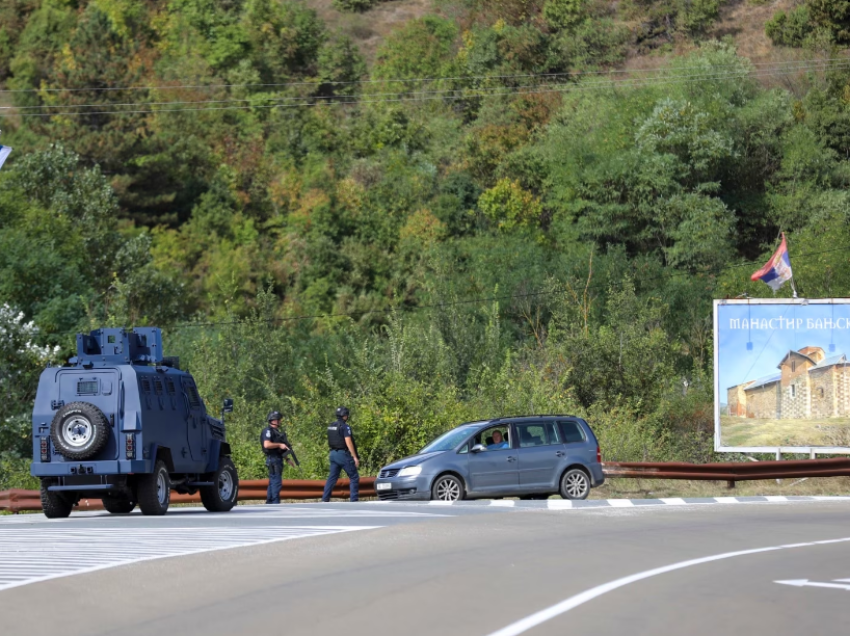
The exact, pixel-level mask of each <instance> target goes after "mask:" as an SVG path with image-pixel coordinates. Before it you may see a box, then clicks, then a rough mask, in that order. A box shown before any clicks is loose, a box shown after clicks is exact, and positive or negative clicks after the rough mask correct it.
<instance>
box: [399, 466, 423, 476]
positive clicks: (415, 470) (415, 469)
mask: <svg viewBox="0 0 850 636" xmlns="http://www.w3.org/2000/svg"><path fill="white" fill-rule="evenodd" d="M421 472H422V466H405V467H404V468H402V469H401V470H400V471H398V476H399V477H413V476H414V475H418V474H419V473H421Z"/></svg>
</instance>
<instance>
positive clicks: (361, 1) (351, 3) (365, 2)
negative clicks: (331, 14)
mask: <svg viewBox="0 0 850 636" xmlns="http://www.w3.org/2000/svg"><path fill="white" fill-rule="evenodd" d="M378 2H379V0H333V2H332V3H331V4H333V8H334V9H336V10H337V11H353V12H362V11H368V10H369V9H371V8H372V7H374V6H375V5H376V4H378Z"/></svg>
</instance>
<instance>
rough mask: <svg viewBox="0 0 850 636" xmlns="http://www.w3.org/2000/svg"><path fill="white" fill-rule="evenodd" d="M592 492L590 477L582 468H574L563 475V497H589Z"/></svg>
mask: <svg viewBox="0 0 850 636" xmlns="http://www.w3.org/2000/svg"><path fill="white" fill-rule="evenodd" d="M589 494H590V477H588V476H587V473H586V472H584V471H583V470H582V469H581V468H573V469H571V470H568V471H567V472H565V473H564V476H563V477H561V497H562V498H564V499H587V496H588V495H589Z"/></svg>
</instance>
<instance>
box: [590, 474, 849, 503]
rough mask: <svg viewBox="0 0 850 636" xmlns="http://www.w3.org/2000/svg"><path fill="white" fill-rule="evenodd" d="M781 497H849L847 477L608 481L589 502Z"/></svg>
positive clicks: (594, 491) (591, 493) (615, 479)
mask: <svg viewBox="0 0 850 636" xmlns="http://www.w3.org/2000/svg"><path fill="white" fill-rule="evenodd" d="M758 495H785V496H809V497H815V496H818V497H826V496H839V495H845V496H846V495H850V477H813V478H810V479H805V480H802V479H781V480H779V483H777V480H775V479H762V480H756V481H739V482H736V484H735V488H729V487H727V485H726V482H725V481H688V480H680V479H622V478H617V477H612V478H608V479H607V480H606V481H605V483H604V484H603V485H602V486H600V487H599V488H594V489H593V490H591V491H590V499H660V498H662V497H746V496H758Z"/></svg>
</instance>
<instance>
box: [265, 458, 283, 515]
mask: <svg viewBox="0 0 850 636" xmlns="http://www.w3.org/2000/svg"><path fill="white" fill-rule="evenodd" d="M266 467H267V468H268V469H269V489H268V491H267V492H266V503H267V504H279V503H280V489H281V486H282V485H283V457H273V456H271V455H267V456H266Z"/></svg>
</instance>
